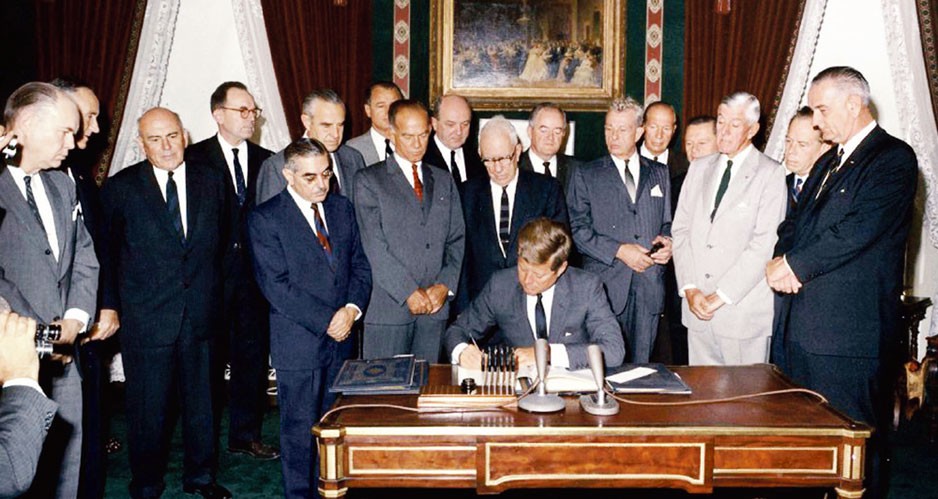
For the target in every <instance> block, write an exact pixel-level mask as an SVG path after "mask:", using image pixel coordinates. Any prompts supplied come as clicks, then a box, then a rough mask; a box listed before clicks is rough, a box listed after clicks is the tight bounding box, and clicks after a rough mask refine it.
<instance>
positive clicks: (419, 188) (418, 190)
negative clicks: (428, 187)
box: [411, 163, 423, 203]
mask: <svg viewBox="0 0 938 499" xmlns="http://www.w3.org/2000/svg"><path fill="white" fill-rule="evenodd" d="M411 167H412V168H413V169H414V170H413V171H414V194H415V195H416V196H417V202H418V203H422V202H423V183H422V182H420V175H417V164H416V163H415V164H413V165H411Z"/></svg>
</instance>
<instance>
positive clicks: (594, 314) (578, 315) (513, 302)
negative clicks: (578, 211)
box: [446, 218, 625, 369]
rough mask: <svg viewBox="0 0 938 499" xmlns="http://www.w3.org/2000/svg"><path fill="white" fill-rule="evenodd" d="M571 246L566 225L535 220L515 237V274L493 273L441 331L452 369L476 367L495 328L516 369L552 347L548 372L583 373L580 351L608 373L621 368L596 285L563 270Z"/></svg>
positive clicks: (614, 327) (614, 332) (615, 336)
mask: <svg viewBox="0 0 938 499" xmlns="http://www.w3.org/2000/svg"><path fill="white" fill-rule="evenodd" d="M572 247H573V243H572V241H571V237H570V231H569V230H568V229H567V226H566V224H564V223H561V222H557V221H554V220H550V219H548V218H537V219H534V220H532V221H530V222H528V223H526V224H525V225H524V227H522V228H521V230H520V232H519V234H518V245H517V259H518V268H517V270H516V269H513V268H510V269H502V270H499V271H498V272H496V273H495V274H494V275H493V276H492V278H491V279H490V280H489V281H488V283H487V284H486V285H485V288H484V289H483V290H482V292H481V293H480V294H479V296H478V297H476V299H475V300H473V301H472V304H471V305H470V306H469V308H468V309H467V310H466V312H464V313H462V314H460V315H459V318H458V319H456V322H454V323H453V325H452V326H450V328H449V329H448V330H447V331H446V349H447V352H449V354H450V357H451V358H452V360H453V363H458V364H460V365H462V366H463V367H469V368H475V369H478V368H479V367H480V361H481V358H482V355H481V352H480V351H479V349H478V347H476V346H475V341H476V339H478V338H480V337H481V336H482V334H483V333H485V331H486V330H488V329H489V328H491V327H493V326H497V327H498V328H499V330H500V331H501V333H502V334H503V335H504V337H505V339H506V341H507V343H508V344H509V346H512V347H514V348H515V352H516V353H517V355H518V360H519V363H520V364H521V365H527V364H534V346H533V345H534V342H535V340H537V339H540V338H545V339H547V340H548V341H549V342H550V344H551V349H550V357H551V359H550V360H551V365H552V366H556V367H569V368H572V369H582V368H585V367H587V366H589V360H588V356H587V353H586V349H587V347H588V346H589V345H591V344H596V345H599V346H600V347H601V348H602V350H603V357H604V359H605V364H606V365H607V366H609V367H613V366H617V365H619V364H621V363H622V358H623V355H624V354H625V346H624V344H623V341H622V334H621V332H620V331H619V326H618V324H617V323H616V319H615V316H613V314H612V310H610V309H609V302H608V301H607V300H606V294H605V293H604V292H603V285H602V281H601V280H600V279H599V278H598V277H597V276H595V275H593V274H591V273H589V272H586V271H584V270H580V269H574V268H568V265H567V256H569V255H570V250H571V248H572Z"/></svg>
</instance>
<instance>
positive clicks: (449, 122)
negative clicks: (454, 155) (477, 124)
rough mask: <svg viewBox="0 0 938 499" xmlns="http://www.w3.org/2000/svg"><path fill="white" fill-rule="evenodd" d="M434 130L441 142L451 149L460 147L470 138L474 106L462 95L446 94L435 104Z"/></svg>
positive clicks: (432, 121)
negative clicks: (470, 105) (471, 106)
mask: <svg viewBox="0 0 938 499" xmlns="http://www.w3.org/2000/svg"><path fill="white" fill-rule="evenodd" d="M431 123H432V125H433V131H434V132H436V136H437V137H439V138H440V142H442V143H443V145H445V146H446V147H448V148H450V149H459V148H460V147H462V146H463V144H465V143H466V139H468V138H469V125H470V124H471V123H472V108H470V107H469V101H467V100H466V98H465V97H463V96H461V95H453V94H451V95H445V96H443V97H440V98H439V99H437V102H436V105H435V106H433V119H432V120H431Z"/></svg>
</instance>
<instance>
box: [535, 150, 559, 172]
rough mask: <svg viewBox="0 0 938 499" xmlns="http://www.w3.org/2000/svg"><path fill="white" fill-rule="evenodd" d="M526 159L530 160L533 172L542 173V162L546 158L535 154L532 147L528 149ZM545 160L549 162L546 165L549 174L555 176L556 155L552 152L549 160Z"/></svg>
mask: <svg viewBox="0 0 938 499" xmlns="http://www.w3.org/2000/svg"><path fill="white" fill-rule="evenodd" d="M528 159H530V160H531V168H533V169H534V171H535V172H537V173H544V162H545V161H546V160H544V159H542V158H541V157H540V156H538V155H537V154H535V153H534V150H533V149H528ZM547 162H548V163H550V165H548V168H550V176H551V177H554V178H557V155H556V154H554V155H553V156H551V158H550V161H547Z"/></svg>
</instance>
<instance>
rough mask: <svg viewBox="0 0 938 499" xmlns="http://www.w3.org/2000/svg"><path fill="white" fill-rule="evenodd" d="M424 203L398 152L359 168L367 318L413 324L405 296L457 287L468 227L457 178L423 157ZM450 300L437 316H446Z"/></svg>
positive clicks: (357, 185)
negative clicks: (368, 283)
mask: <svg viewBox="0 0 938 499" xmlns="http://www.w3.org/2000/svg"><path fill="white" fill-rule="evenodd" d="M420 168H421V171H422V175H423V203H419V202H418V201H417V197H416V196H415V195H414V189H413V188H412V187H411V186H410V184H409V183H408V182H407V179H406V178H405V177H404V173H403V172H402V171H401V168H400V167H399V166H398V164H397V161H396V159H395V157H394V156H391V157H389V158H388V159H387V160H385V161H384V162H383V163H379V164H377V165H372V166H371V167H370V168H366V169H364V170H361V171H359V172H358V176H357V177H356V179H355V199H357V200H358V202H357V203H356V204H355V214H356V216H357V218H358V226H359V227H360V229H361V234H362V245H363V246H364V247H365V255H367V256H368V261H369V262H371V268H372V277H373V278H374V284H375V286H374V287H373V288H372V290H371V302H370V304H369V305H368V312H367V313H366V314H365V321H366V322H369V323H376V324H409V323H411V322H413V321H414V320H415V317H414V316H413V315H412V314H411V313H410V310H409V309H408V308H407V303H406V302H407V297H409V296H410V295H411V294H412V293H413V292H414V291H415V290H417V288H425V287H427V286H431V285H433V284H437V283H440V284H445V285H446V286H447V287H448V288H449V289H450V292H452V293H454V294H455V293H456V291H457V290H458V289H459V274H460V272H461V269H462V263H463V254H464V251H465V236H466V230H465V225H464V221H463V215H462V207H461V206H460V202H459V194H458V193H457V190H456V182H454V181H453V177H452V176H451V175H449V173H448V172H446V170H443V169H442V168H436V167H433V166H431V165H429V164H427V163H426V162H422V163H421V167H420ZM448 316H449V303H447V304H446V305H444V306H443V308H442V309H441V310H439V311H438V312H437V313H436V314H434V315H433V317H435V318H438V319H439V320H445V319H446V318H447V317H448Z"/></svg>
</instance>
